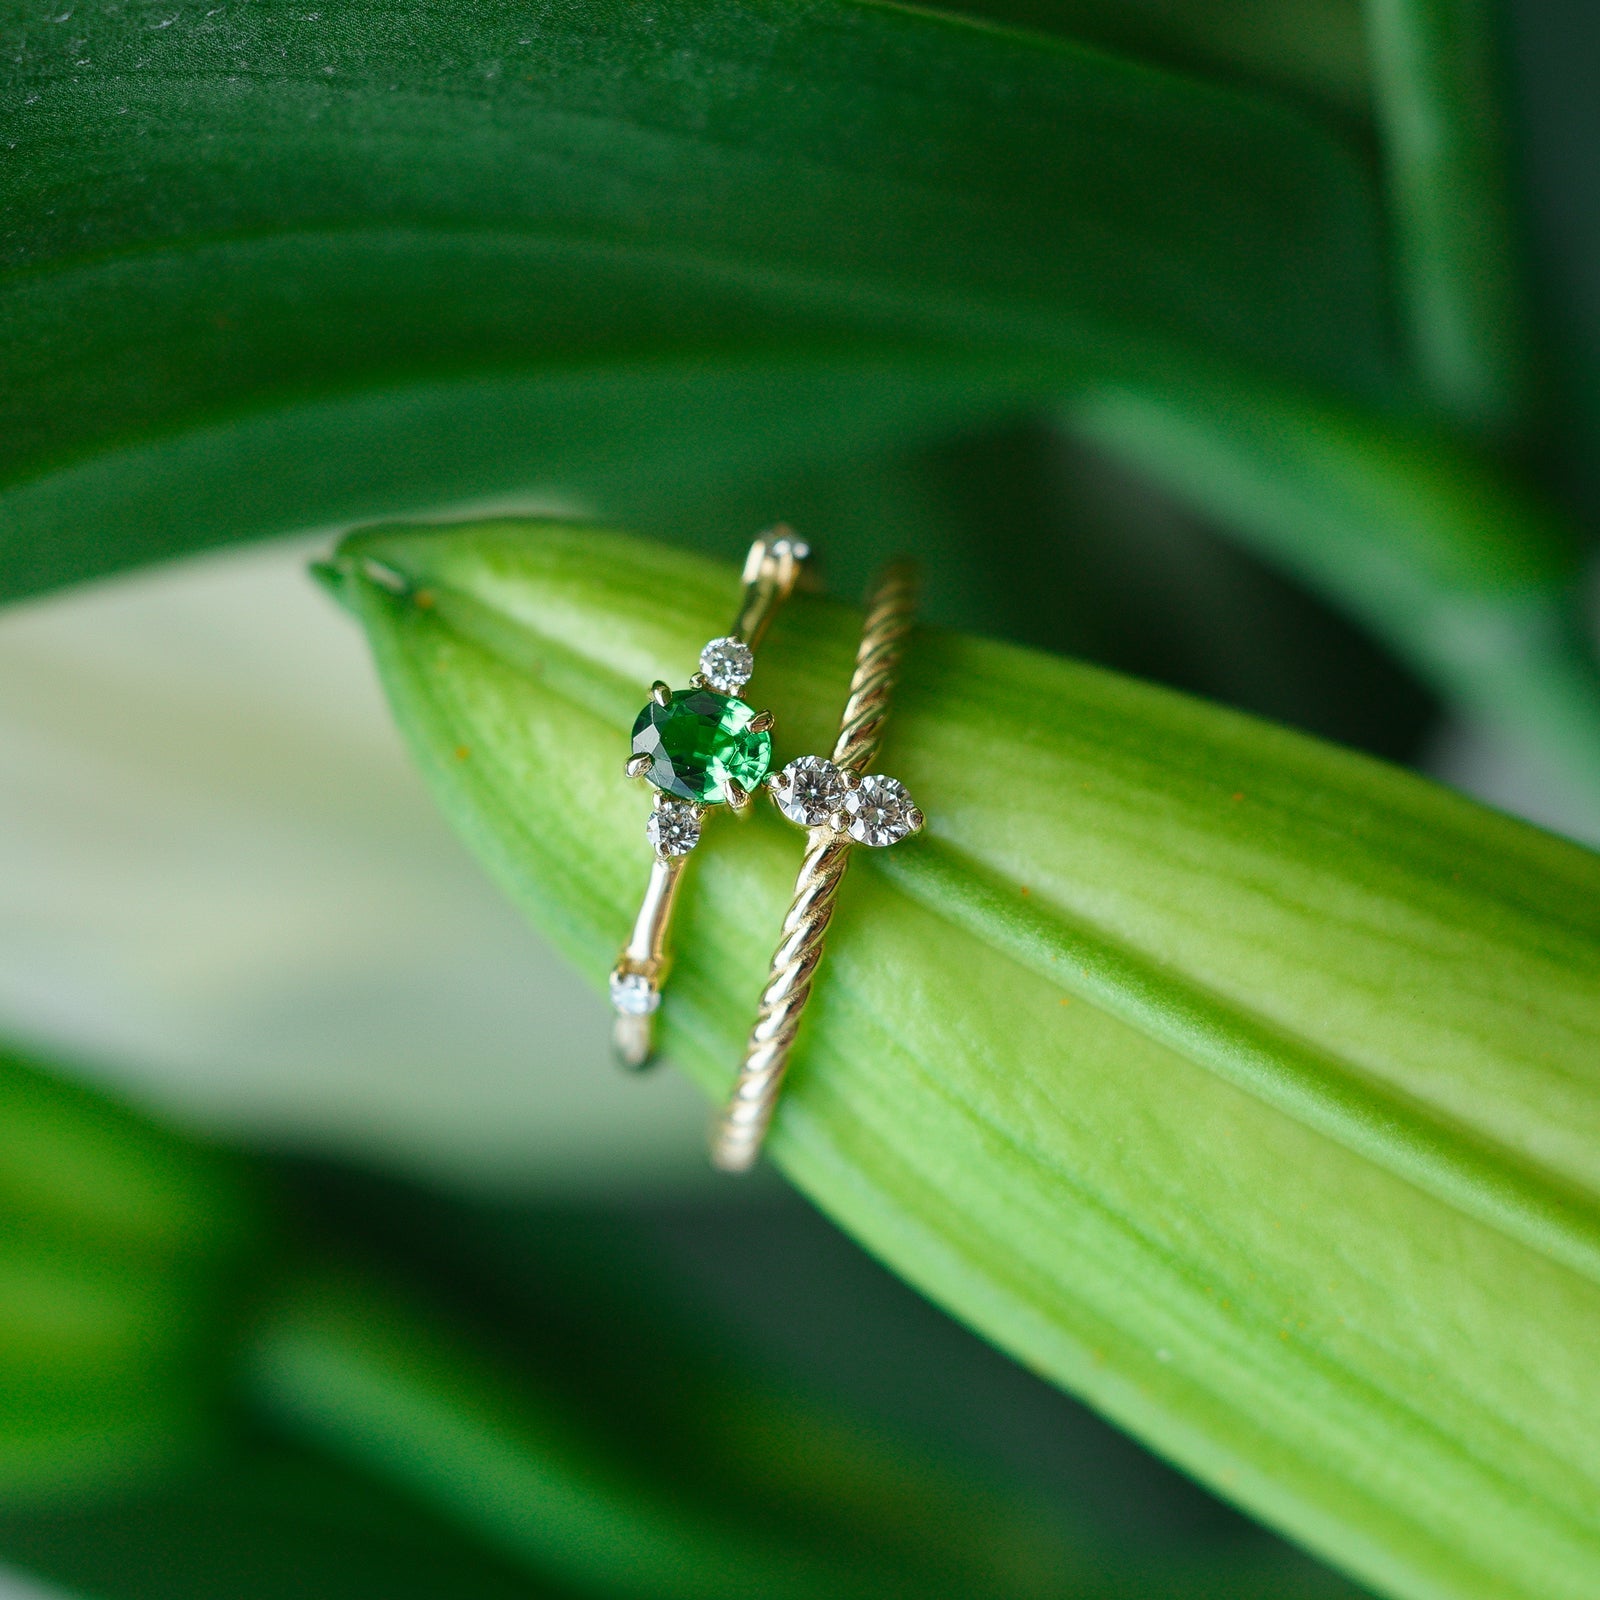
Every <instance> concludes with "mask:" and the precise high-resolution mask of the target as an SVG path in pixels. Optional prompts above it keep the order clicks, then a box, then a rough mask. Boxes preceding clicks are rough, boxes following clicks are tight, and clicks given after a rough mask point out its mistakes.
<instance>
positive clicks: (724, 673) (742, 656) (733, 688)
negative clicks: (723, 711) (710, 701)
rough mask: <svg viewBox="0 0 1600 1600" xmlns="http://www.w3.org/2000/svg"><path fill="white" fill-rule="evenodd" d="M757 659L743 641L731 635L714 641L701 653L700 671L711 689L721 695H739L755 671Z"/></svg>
mask: <svg viewBox="0 0 1600 1600" xmlns="http://www.w3.org/2000/svg"><path fill="white" fill-rule="evenodd" d="M755 668H756V658H755V657H754V656H753V655H752V654H751V653H750V646H749V645H747V644H746V643H745V642H744V640H743V639H737V638H734V637H732V636H731V635H730V636H729V637H728V638H726V639H713V640H712V641H711V643H710V644H708V645H707V646H706V647H705V649H704V650H702V651H701V652H700V671H701V672H702V673H703V674H704V676H705V680H706V682H707V683H709V684H710V685H711V687H712V688H713V689H715V690H717V691H718V692H719V693H721V694H738V692H739V691H740V690H741V689H742V688H744V686H745V685H746V684H747V683H748V682H749V681H750V674H751V673H752V672H754V671H755Z"/></svg>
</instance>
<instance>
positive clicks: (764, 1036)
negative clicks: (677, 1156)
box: [711, 563, 923, 1172]
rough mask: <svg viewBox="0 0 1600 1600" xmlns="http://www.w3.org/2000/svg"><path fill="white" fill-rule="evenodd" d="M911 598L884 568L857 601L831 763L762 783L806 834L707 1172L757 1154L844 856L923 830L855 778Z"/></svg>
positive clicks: (745, 1162)
mask: <svg viewBox="0 0 1600 1600" xmlns="http://www.w3.org/2000/svg"><path fill="white" fill-rule="evenodd" d="M915 602H916V583H915V578H914V574H913V572H912V570H911V568H910V567H909V566H908V565H907V564H905V563H896V564H895V565H893V566H891V567H889V568H888V569H887V570H886V571H885V572H884V573H883V574H882V576H881V577H880V578H879V579H878V581H877V583H876V584H875V585H874V587H873V590H872V593H871V595H870V596H869V598H868V601H867V616H866V621H865V623H864V624H863V626H862V633H861V644H860V647H859V649H858V650H857V652H856V664H855V671H854V673H853V675H852V677H851V680H850V695H849V699H848V700H847V701H846V702H845V708H844V716H843V718H842V720H841V724H840V728H839V738H838V742H837V743H836V744H835V745H834V749H833V758H832V760H831V761H827V760H823V759H822V758H820V757H816V756H803V757H801V758H800V759H799V760H798V761H791V762H790V763H789V764H788V766H786V767H785V768H784V769H783V771H782V772H780V773H777V774H775V775H774V776H773V777H771V778H769V779H768V780H767V783H768V788H769V790H770V792H771V794H772V797H773V800H774V802H775V803H776V805H777V806H778V808H779V810H780V811H782V812H783V813H784V815H785V816H787V817H788V818H789V820H790V821H792V822H795V823H796V824H798V825H799V826H802V827H805V828H807V830H808V837H807V841H806V853H805V857H804V859H803V860H802V862H801V864H800V872H799V876H798V877H797V878H796V880H795V887H794V899H793V902H792V903H791V904H790V907H789V912H788V915H787V916H786V917H785V918H784V919H783V930H782V934H781V937H780V938H779V941H778V948H777V950H776V951H775V952H774V953H773V957H772V965H771V968H770V971H769V973H768V977H767V986H766V988H765V989H764V990H763V991H762V994H761V1001H760V1005H759V1008H758V1011H757V1014H756V1022H755V1026H754V1027H753V1028H752V1029H751V1031H750V1039H749V1043H748V1044H747V1045H746V1047H745V1053H744V1060H743V1062H742V1063H741V1065H740V1068H739V1076H738V1079H737V1081H736V1083H735V1084H734V1088H733V1092H732V1094H731V1095H730V1096H729V1099H728V1102H727V1105H726V1107H725V1108H724V1110H723V1111H722V1113H721V1115H720V1116H719V1117H718V1119H717V1121H716V1123H715V1125H714V1127H713V1129H712V1135H711V1164H712V1165H713V1166H715V1167H717V1168H719V1169H720V1170H721V1171H723V1172H748V1171H749V1170H750V1169H751V1168H752V1167H753V1166H754V1165H755V1164H756V1161H757V1159H758V1158H759V1157H760V1154H761V1146H762V1144H763V1142H764V1141H765V1139H766V1136H767V1129H768V1127H769V1126H770V1125H771V1122H772V1117H773V1113H774V1112H775V1111H776V1110H777V1106H778V1097H779V1095H780V1093H781V1092H782V1089H783V1077H784V1073H785V1071H786V1070H787V1068H788V1065H789V1057H790V1053H791V1052H792V1051H793V1049H794V1044H795V1039H796V1037H797V1035H798V1034H799V1031H800V1019H801V1016H802V1014H803V1013H804V1011H805V1007H806V1002H807V1001H808V1000H809V999H810V997H811V989H812V985H813V983H814V981H815V978H816V973H817V968H818V964H819V963H820V962H821V960H822V946H823V940H824V938H825V936H826V934H827V931H828V924H829V922H830V921H831V920H832V918H833V910H834V905H835V903H836V901H837V897H838V893H839V885H840V883H841V882H842V881H843V879H844V874H845V870H846V868H847V867H848V866H849V864H850V856H851V853H852V851H853V850H854V848H855V847H856V846H857V845H866V846H868V847H873V848H878V847H882V846H885V845H891V844H895V843H897V842H898V841H899V840H900V839H903V838H905V837H907V836H908V835H910V834H914V833H918V832H920V831H921V829H922V825H923V816H922V812H921V811H920V810H919V809H918V808H917V806H916V805H915V804H913V802H912V800H911V797H910V796H909V795H908V794H907V793H906V791H905V789H904V787H903V786H902V785H900V784H899V783H897V782H896V781H895V780H894V779H892V778H887V777H882V776H866V775H865V769H866V767H867V765H868V764H869V763H870V762H871V761H872V759H873V757H874V756H875V755H876V754H877V751H878V746H879V745H880V743H881V742H882V740H883V731H884V724H885V722H886V721H887V719H888V715H889V702H890V697H891V695H892V693H893V690H894V685H895V680H896V678H897V676H898V674H899V669H900V661H901V657H902V655H903V653H904V648H905V642H906V638H907V635H908V634H909V633H910V631H911V617H912V612H913V610H914V608H915Z"/></svg>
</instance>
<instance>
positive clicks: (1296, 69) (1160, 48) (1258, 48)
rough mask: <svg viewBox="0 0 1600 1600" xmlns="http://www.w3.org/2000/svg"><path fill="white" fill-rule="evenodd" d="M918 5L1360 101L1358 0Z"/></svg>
mask: <svg viewBox="0 0 1600 1600" xmlns="http://www.w3.org/2000/svg"><path fill="white" fill-rule="evenodd" d="M924 9H930V10H939V11H953V12H959V13H962V14H964V15H967V16H978V17H986V18H989V19H990V20H992V21H994V22H1000V23H1005V24H1008V25H1010V26H1012V27H1019V28H1033V29H1037V30H1039V31H1040V32H1043V33H1058V34H1061V35H1063V36H1064V37H1067V38H1070V39H1077V40H1083V41H1086V42H1088V43H1090V44H1095V45H1099V46H1100V47H1101V48H1103V49H1107V50H1115V51H1118V52H1119V53H1122V54H1126V55H1131V56H1135V57H1137V58H1138V59H1139V60H1141V61H1152V62H1159V63H1160V64H1161V65H1163V66H1168V67H1173V68H1176V69H1178V70H1180V71H1186V72H1192V73H1194V74H1195V75H1196V76H1197V77H1206V78H1221V79H1223V80H1227V81H1237V82H1240V83H1246V84H1249V85H1251V86H1255V87H1262V88H1268V89H1272V90H1274V91H1276V92H1278V93H1281V94H1283V95H1284V96H1285V97H1286V98H1291V99H1296V100H1303V101H1306V102H1309V103H1310V104H1312V105H1319V106H1323V107H1326V108H1328V109H1331V110H1333V111H1335V112H1338V113H1340V114H1341V115H1344V116H1346V117H1351V118H1355V117H1360V116H1363V115H1364V114H1365V113H1366V112H1367V111H1368V110H1369V109H1370V103H1371V97H1372V86H1371V81H1370V79H1371V73H1370V68H1369V65H1368V60H1367V48H1366V37H1365V34H1364V31H1363V20H1364V19H1363V16H1362V7H1361V5H1360V4H1359V0H951V3H948V4H944V3H941V4H939V5H936V6H931V7H925V8H924Z"/></svg>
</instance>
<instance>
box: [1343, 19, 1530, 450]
mask: <svg viewBox="0 0 1600 1600" xmlns="http://www.w3.org/2000/svg"><path fill="white" fill-rule="evenodd" d="M1366 9H1367V16H1368V26H1369V30H1370V34H1371V40H1372V64H1373V99H1374V104H1375V109H1376V112H1377V123H1378V129H1379V134H1380V138H1381V140H1382V144H1383V151H1384V165H1385V170H1386V173H1387V176H1388V184H1389V200H1390V214H1391V216H1392V218H1393V221H1394V229H1395V243H1396V252H1397V258H1398V259H1397V267H1398V278H1399V286H1400V294H1401V303H1402V307H1403V310H1404V312H1405V318H1406V323H1407V331H1408V333H1409V335H1410V344H1411V351H1412V357H1413V359H1414V361H1415V363H1416V366H1417V368H1418V370H1419V372H1420V375H1421V377H1422V379H1423V382H1424V384H1425V385H1426V387H1427V388H1428V389H1429V390H1430V391H1431V392H1432V394H1433V395H1434V397H1435V398H1436V399H1437V400H1438V401H1439V402H1440V404H1441V405H1442V406H1443V407H1444V408H1445V409H1446V410H1447V411H1448V412H1450V413H1452V414H1453V415H1454V416H1455V417H1457V418H1458V419H1459V420H1461V421H1462V422H1464V423H1466V424H1467V426H1468V427H1471V428H1476V429H1479V430H1482V431H1485V432H1493V431H1498V432H1501V433H1505V432H1508V431H1515V430H1516V429H1517V428H1518V427H1519V426H1520V427H1523V428H1525V427H1526V426H1527V424H1528V423H1529V421H1530V411H1531V407H1532V402H1533V399H1534V395H1533V392H1532V391H1533V371H1532V366H1533V363H1532V352H1531V349H1530V344H1531V337H1530V332H1529V328H1528V311H1529V306H1528V293H1527V286H1526V285H1525V284H1524V282H1523V267H1522V260H1521V256H1522V239H1521V238H1520V235H1519V223H1520V220H1521V219H1519V218H1518V217H1517V215H1516V207H1515V205H1514V202H1513V199H1512V193H1511V185H1512V151H1511V139H1510V135H1509V132H1508V130H1507V126H1506V122H1507V117H1506V113H1505V92H1504V80H1505V78H1506V77H1507V75H1508V74H1507V71H1506V67H1505V62H1504V59H1503V58H1504V56H1505V54H1506V52H1507V50H1508V48H1509V41H1508V39H1507V38H1506V36H1505V35H1506V15H1505V10H1504V8H1503V7H1501V6H1498V5H1496V4H1494V0H1371V3H1370V4H1369V5H1368V6H1367V8H1366Z"/></svg>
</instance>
